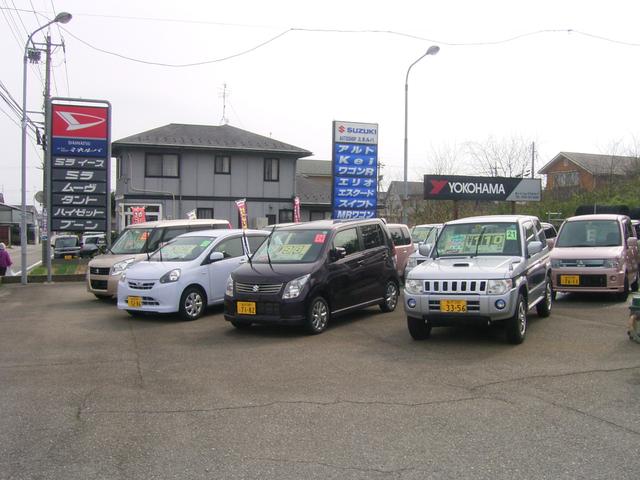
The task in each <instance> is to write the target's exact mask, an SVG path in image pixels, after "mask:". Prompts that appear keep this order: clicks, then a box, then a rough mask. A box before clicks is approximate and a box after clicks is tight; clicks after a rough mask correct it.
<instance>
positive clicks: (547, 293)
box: [536, 278, 553, 318]
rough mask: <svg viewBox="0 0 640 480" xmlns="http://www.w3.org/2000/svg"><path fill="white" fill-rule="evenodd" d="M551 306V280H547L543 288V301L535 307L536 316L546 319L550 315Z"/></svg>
mask: <svg viewBox="0 0 640 480" xmlns="http://www.w3.org/2000/svg"><path fill="white" fill-rule="evenodd" d="M552 305H553V289H552V288H551V279H550V278H547V282H546V283H545V286H544V300H542V301H541V302H538V304H537V305H536V312H538V316H539V317H542V318H546V317H548V316H549V315H550V314H551V307H552Z"/></svg>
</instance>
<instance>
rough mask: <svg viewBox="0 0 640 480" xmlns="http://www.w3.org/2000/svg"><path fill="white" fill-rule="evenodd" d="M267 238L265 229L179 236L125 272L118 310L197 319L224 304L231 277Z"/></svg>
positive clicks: (122, 276) (194, 233)
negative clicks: (228, 280) (208, 309)
mask: <svg viewBox="0 0 640 480" xmlns="http://www.w3.org/2000/svg"><path fill="white" fill-rule="evenodd" d="M268 236H269V234H268V233H267V232H265V231H262V230H246V231H244V232H243V231H242V230H201V231H196V232H191V233H187V234H184V235H180V236H179V237H177V238H175V239H173V240H171V241H170V242H169V243H167V244H165V245H164V246H162V247H161V248H159V249H158V250H157V251H156V252H155V253H153V254H152V255H150V256H149V259H148V260H143V261H141V262H138V263H136V264H134V265H132V266H130V267H129V268H128V269H126V270H125V271H124V272H122V274H121V275H120V279H119V282H118V308H119V309H121V310H126V311H127V312H128V313H129V314H130V315H132V316H138V315H140V314H141V313H143V312H153V313H173V312H179V313H180V316H181V317H182V318H183V319H185V320H195V319H197V318H198V317H200V316H201V315H202V313H203V312H204V309H205V308H206V306H207V305H213V304H217V303H222V302H223V300H224V290H225V287H226V284H227V278H228V277H229V274H230V273H231V272H232V271H233V270H234V269H236V268H237V267H238V266H239V265H241V264H242V263H244V262H246V261H247V255H249V254H250V253H251V252H252V251H253V250H256V249H257V248H258V247H259V246H260V245H261V244H262V242H263V241H264V240H265V239H266V238H267V237H268Z"/></svg>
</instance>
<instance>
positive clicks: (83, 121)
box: [56, 112, 107, 132]
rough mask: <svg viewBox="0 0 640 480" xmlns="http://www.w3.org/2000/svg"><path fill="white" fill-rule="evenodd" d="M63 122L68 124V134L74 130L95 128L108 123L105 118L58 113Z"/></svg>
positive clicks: (82, 114) (73, 113)
mask: <svg viewBox="0 0 640 480" xmlns="http://www.w3.org/2000/svg"><path fill="white" fill-rule="evenodd" d="M56 113H57V114H58V116H59V117H60V118H62V120H64V121H65V123H66V124H67V132H72V131H74V130H82V129H83V128H89V127H94V126H96V125H100V124H101V123H104V122H106V121H107V120H106V119H105V118H100V117H96V116H95V115H88V114H86V113H77V112H56Z"/></svg>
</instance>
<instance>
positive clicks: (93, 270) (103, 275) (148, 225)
mask: <svg viewBox="0 0 640 480" xmlns="http://www.w3.org/2000/svg"><path fill="white" fill-rule="evenodd" d="M230 228H231V224H230V223H229V222H228V221H227V220H160V221H156V222H145V223H138V224H135V225H129V226H128V227H127V228H125V229H124V230H123V231H122V233H121V234H120V236H119V237H118V238H117V240H116V241H115V242H114V243H113V245H112V246H111V248H110V249H109V250H107V251H106V252H105V254H104V255H98V256H97V257H95V258H94V259H92V260H91V261H90V262H89V268H88V269H87V291H89V292H90V293H93V294H94V295H95V296H96V297H98V298H111V297H113V296H115V295H116V293H117V289H118V279H119V278H120V274H121V273H122V272H123V271H125V270H126V269H127V267H128V266H130V265H131V264H132V263H134V262H136V261H140V260H143V259H146V258H147V254H150V253H152V252H154V251H156V250H157V249H158V247H159V246H160V245H161V244H163V243H166V242H168V241H169V240H172V239H174V238H175V237H177V236H178V235H182V234H183V233H187V232H191V231H194V230H210V229H230Z"/></svg>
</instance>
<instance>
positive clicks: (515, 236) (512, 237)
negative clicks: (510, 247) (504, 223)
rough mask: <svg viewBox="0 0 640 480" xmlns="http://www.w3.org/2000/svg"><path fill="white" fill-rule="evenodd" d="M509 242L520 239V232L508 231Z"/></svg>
mask: <svg viewBox="0 0 640 480" xmlns="http://www.w3.org/2000/svg"><path fill="white" fill-rule="evenodd" d="M506 233H507V240H517V239H518V231H517V230H507V232H506Z"/></svg>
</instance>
